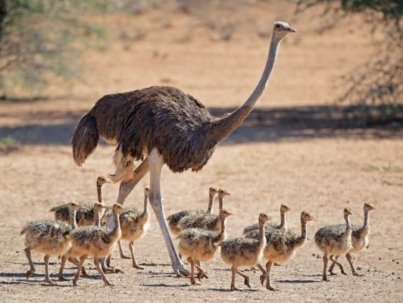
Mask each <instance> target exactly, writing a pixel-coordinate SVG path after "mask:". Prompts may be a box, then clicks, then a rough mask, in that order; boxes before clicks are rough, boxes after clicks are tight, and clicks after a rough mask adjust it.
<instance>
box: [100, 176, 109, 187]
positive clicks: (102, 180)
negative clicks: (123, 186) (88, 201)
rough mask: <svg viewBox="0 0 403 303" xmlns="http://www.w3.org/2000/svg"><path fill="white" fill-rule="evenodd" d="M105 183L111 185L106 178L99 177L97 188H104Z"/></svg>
mask: <svg viewBox="0 0 403 303" xmlns="http://www.w3.org/2000/svg"><path fill="white" fill-rule="evenodd" d="M105 183H111V182H110V181H108V180H106V178H105V177H103V176H99V177H98V178H97V186H102V185H104V184H105Z"/></svg>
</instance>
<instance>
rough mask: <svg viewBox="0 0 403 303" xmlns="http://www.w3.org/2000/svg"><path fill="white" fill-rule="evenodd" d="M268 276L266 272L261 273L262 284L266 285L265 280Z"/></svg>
mask: <svg viewBox="0 0 403 303" xmlns="http://www.w3.org/2000/svg"><path fill="white" fill-rule="evenodd" d="M266 278H267V275H266V274H262V275H260V283H261V284H262V285H264V281H266Z"/></svg>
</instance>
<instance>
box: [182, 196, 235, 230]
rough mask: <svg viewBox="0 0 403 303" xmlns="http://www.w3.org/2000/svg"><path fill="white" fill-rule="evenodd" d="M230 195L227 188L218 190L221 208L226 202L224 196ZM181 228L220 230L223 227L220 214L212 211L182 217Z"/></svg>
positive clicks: (220, 208)
mask: <svg viewBox="0 0 403 303" xmlns="http://www.w3.org/2000/svg"><path fill="white" fill-rule="evenodd" d="M226 195H229V193H228V192H226V191H225V190H222V189H219V190H218V201H219V210H220V211H221V210H222V209H223V204H224V200H223V199H224V196H226ZM178 226H179V229H180V230H185V229H188V228H200V229H206V230H211V231H220V229H221V219H220V215H219V214H218V215H216V214H212V213H204V214H195V215H193V216H192V215H189V216H187V217H184V218H182V219H181V220H180V221H179V223H178Z"/></svg>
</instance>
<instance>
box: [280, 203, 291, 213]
mask: <svg viewBox="0 0 403 303" xmlns="http://www.w3.org/2000/svg"><path fill="white" fill-rule="evenodd" d="M290 210H291V208H289V207H288V206H287V205H285V204H281V206H280V212H281V213H282V214H284V213H286V212H288V211H290Z"/></svg>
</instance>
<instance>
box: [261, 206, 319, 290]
mask: <svg viewBox="0 0 403 303" xmlns="http://www.w3.org/2000/svg"><path fill="white" fill-rule="evenodd" d="M311 220H314V218H313V217H312V216H311V215H310V214H309V213H307V212H305V211H303V212H301V235H298V234H296V233H294V232H293V231H291V230H287V231H285V230H279V229H278V230H275V231H273V232H267V231H266V241H267V243H266V247H265V248H264V251H263V256H264V258H265V259H266V260H267V262H266V270H264V269H263V267H262V266H261V265H260V264H259V265H258V267H259V269H260V270H261V271H262V275H261V276H260V282H261V283H262V284H263V283H264V281H265V280H266V288H267V289H269V290H278V289H276V288H274V287H273V286H272V285H271V282H270V270H271V266H272V265H273V263H276V264H284V263H286V262H287V261H289V260H290V259H292V258H293V257H294V255H295V253H296V251H297V250H298V249H299V248H301V247H302V246H303V245H304V244H305V242H306V223H307V222H308V221H311Z"/></svg>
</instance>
